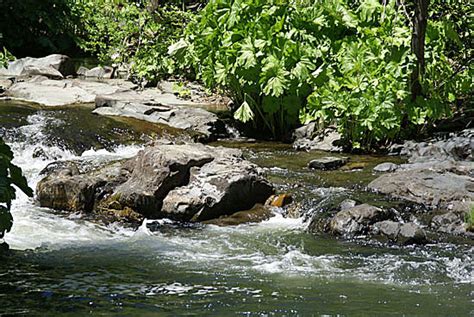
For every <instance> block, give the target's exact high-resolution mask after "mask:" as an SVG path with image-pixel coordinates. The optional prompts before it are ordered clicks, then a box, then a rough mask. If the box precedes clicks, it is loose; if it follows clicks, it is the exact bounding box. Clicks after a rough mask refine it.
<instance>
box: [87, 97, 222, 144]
mask: <svg viewBox="0 0 474 317" xmlns="http://www.w3.org/2000/svg"><path fill="white" fill-rule="evenodd" d="M95 103H96V109H95V110H94V113H96V114H99V115H108V116H122V117H131V118H136V119H139V120H144V121H148V122H152V123H159V124H166V125H168V126H171V127H173V128H178V129H182V130H189V131H194V132H197V133H198V134H199V135H200V137H199V138H198V140H200V141H210V140H216V139H217V138H219V137H227V136H228V133H227V128H226V126H225V124H224V123H223V122H222V121H221V120H220V119H219V118H218V117H217V115H216V114H214V113H212V112H210V111H207V110H205V109H203V108H202V107H203V106H204V105H203V104H199V103H194V102H191V101H187V100H181V99H178V98H177V97H176V96H175V95H173V94H169V93H161V92H160V91H159V90H158V89H145V90H143V91H125V92H119V93H113V94H107V95H99V96H97V97H96V99H95Z"/></svg>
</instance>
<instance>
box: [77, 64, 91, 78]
mask: <svg viewBox="0 0 474 317" xmlns="http://www.w3.org/2000/svg"><path fill="white" fill-rule="evenodd" d="M88 71H89V69H88V68H86V67H84V66H79V68H78V69H77V71H76V74H77V76H84V77H85V76H86V72H88Z"/></svg>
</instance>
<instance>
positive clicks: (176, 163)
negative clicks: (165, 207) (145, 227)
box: [114, 144, 213, 218]
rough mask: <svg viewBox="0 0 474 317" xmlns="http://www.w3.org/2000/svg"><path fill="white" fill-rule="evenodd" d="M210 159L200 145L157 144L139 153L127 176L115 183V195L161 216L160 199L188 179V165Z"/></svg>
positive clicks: (142, 210) (149, 214)
mask: <svg viewBox="0 0 474 317" xmlns="http://www.w3.org/2000/svg"><path fill="white" fill-rule="evenodd" d="M212 160H213V155H212V151H210V150H209V149H208V148H206V147H205V146H203V145H167V144H163V145H157V146H153V147H148V148H146V149H144V150H142V151H140V152H139V153H138V155H137V156H136V158H135V159H134V166H133V172H132V175H131V177H130V179H129V180H128V181H127V182H125V183H124V184H122V185H120V186H119V187H117V189H116V190H115V192H114V196H116V197H117V199H118V200H119V202H120V203H121V204H122V205H123V206H128V207H130V208H132V209H133V210H135V211H137V212H138V213H140V214H142V215H144V216H145V217H149V218H162V217H161V216H162V214H161V212H160V211H161V207H162V204H163V199H165V197H166V196H167V195H168V193H169V192H170V191H171V190H173V189H174V188H176V187H179V186H184V185H186V184H187V183H188V182H189V177H190V176H189V174H190V169H191V167H193V166H203V165H204V164H206V163H209V162H211V161H212Z"/></svg>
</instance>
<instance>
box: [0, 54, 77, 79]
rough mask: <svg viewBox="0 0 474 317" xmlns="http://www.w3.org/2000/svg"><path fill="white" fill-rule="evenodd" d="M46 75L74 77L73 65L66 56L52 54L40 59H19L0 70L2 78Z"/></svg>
mask: <svg viewBox="0 0 474 317" xmlns="http://www.w3.org/2000/svg"><path fill="white" fill-rule="evenodd" d="M48 74H51V75H52V77H55V78H57V77H59V78H62V77H66V76H69V75H74V63H73V62H72V60H71V59H70V58H69V57H68V56H66V55H60V54H53V55H49V56H46V57H42V58H33V57H25V58H20V59H17V60H15V61H12V62H10V63H9V64H8V67H7V68H0V75H2V76H15V77H16V76H33V75H45V76H48Z"/></svg>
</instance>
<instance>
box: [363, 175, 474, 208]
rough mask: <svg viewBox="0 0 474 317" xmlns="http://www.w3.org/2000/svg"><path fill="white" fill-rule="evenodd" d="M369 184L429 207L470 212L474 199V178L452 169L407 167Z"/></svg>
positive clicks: (395, 196)
mask: <svg viewBox="0 0 474 317" xmlns="http://www.w3.org/2000/svg"><path fill="white" fill-rule="evenodd" d="M368 187H369V188H370V189H372V190H374V191H377V192H379V193H383V194H386V195H390V196H391V197H394V198H400V199H405V200H408V201H411V202H414V203H418V204H423V205H425V206H427V207H430V208H443V209H448V210H452V211H467V210H468V209H469V207H470V205H471V203H472V201H474V179H473V178H472V177H470V176H466V175H457V174H454V173H451V172H445V173H440V172H436V171H430V170H423V169H421V170H406V171H398V172H395V173H391V174H385V175H382V176H380V177H379V178H377V179H375V180H374V181H372V182H371V183H370V184H369V185H368Z"/></svg>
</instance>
